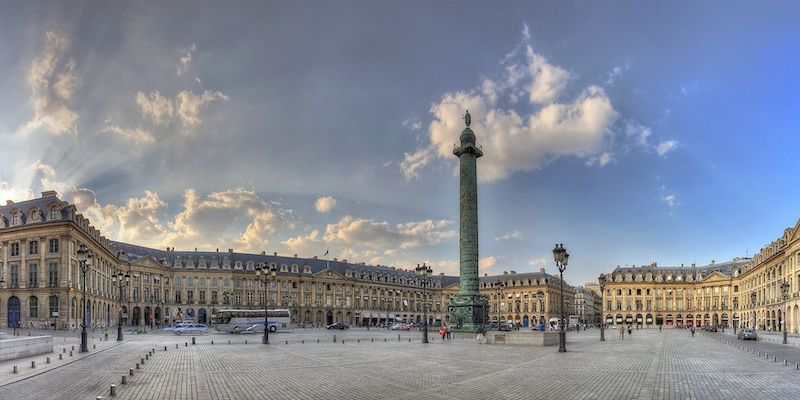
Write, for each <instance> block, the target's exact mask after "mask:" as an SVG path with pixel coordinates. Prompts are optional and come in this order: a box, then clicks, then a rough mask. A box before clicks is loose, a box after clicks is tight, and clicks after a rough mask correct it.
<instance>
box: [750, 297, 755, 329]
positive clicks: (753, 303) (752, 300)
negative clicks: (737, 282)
mask: <svg viewBox="0 0 800 400" xmlns="http://www.w3.org/2000/svg"><path fill="white" fill-rule="evenodd" d="M750 302H751V303H750V304H752V305H753V330H756V292H753V293H750Z"/></svg>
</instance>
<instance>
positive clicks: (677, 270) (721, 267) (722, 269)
mask: <svg viewBox="0 0 800 400" xmlns="http://www.w3.org/2000/svg"><path fill="white" fill-rule="evenodd" d="M749 261H750V259H749V258H735V259H733V260H731V261H726V262H721V263H716V262H714V261H712V262H711V264H708V265H704V266H700V267H698V266H695V265H692V266H691V267H686V266H683V265H681V266H680V267H674V266H673V267H659V266H657V265H656V264H651V265H646V266H641V267H636V266H632V267H620V266H617V268H616V269H614V271H613V272H612V273H611V275H612V277H614V278H616V277H618V276H622V277H623V278H624V277H626V276H628V275H631V276H632V277H634V279H635V277H636V276H638V275H641V276H643V277H645V276H646V275H647V274H650V275H651V276H652V278H653V279H654V280H655V279H656V278H657V277H672V278H673V279H674V278H675V277H681V280H684V281H692V282H696V281H698V280H700V281H702V280H705V279H706V278H708V277H710V276H712V275H715V276H718V277H719V276H720V275H722V276H724V277H726V278H729V279H730V278H732V277H735V276H738V274H739V271H741V269H742V268H743V267H744V266H745V265H747V263H748V262H749ZM613 282H618V280H617V279H614V280H613Z"/></svg>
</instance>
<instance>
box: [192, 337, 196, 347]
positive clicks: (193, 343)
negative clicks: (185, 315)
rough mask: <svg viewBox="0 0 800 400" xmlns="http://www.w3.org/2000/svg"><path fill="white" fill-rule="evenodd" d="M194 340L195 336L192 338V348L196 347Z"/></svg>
mask: <svg viewBox="0 0 800 400" xmlns="http://www.w3.org/2000/svg"><path fill="white" fill-rule="evenodd" d="M194 339H195V337H194V336H192V346H194V345H195V342H194Z"/></svg>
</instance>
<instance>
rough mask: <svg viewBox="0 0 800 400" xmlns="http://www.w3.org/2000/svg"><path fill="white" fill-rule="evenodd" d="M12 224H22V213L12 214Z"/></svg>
mask: <svg viewBox="0 0 800 400" xmlns="http://www.w3.org/2000/svg"><path fill="white" fill-rule="evenodd" d="M11 225H12V226H17V225H22V214H20V213H18V212H15V213H13V214H11Z"/></svg>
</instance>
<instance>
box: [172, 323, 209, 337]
mask: <svg viewBox="0 0 800 400" xmlns="http://www.w3.org/2000/svg"><path fill="white" fill-rule="evenodd" d="M172 332H173V333H175V334H176V335H197V334H201V333H208V326H206V325H205V324H188V325H182V326H178V327H175V329H173V330H172Z"/></svg>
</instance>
